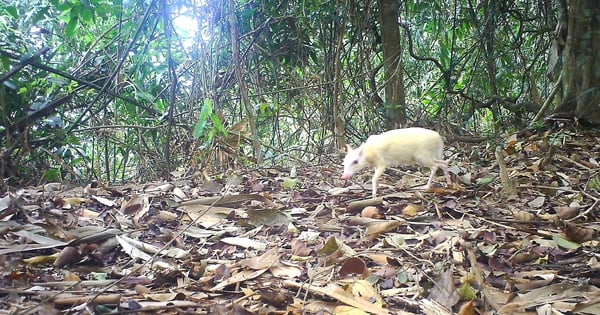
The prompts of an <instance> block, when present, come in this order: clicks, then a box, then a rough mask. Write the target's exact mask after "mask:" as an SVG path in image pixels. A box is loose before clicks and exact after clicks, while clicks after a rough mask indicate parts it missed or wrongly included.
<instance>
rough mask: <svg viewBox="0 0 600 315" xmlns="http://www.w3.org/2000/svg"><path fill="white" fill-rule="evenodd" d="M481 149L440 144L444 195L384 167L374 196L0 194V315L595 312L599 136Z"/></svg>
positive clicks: (190, 182)
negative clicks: (446, 165) (448, 181)
mask: <svg viewBox="0 0 600 315" xmlns="http://www.w3.org/2000/svg"><path fill="white" fill-rule="evenodd" d="M499 142H500V143H503V147H504V150H503V151H499V152H498V153H496V152H495V151H496V150H495V146H493V145H487V144H484V143H478V144H473V143H461V142H453V141H448V145H447V148H446V153H447V156H448V157H449V158H450V165H451V168H450V171H451V173H452V176H453V179H454V181H455V183H454V185H453V186H452V187H445V184H444V182H445V181H443V180H442V179H443V176H439V175H440V174H438V177H437V178H436V179H437V180H438V182H437V184H436V185H435V186H434V188H432V189H429V190H427V191H425V190H423V189H419V187H418V186H421V185H423V184H424V183H425V181H426V180H427V177H428V171H427V170H422V169H419V168H418V167H402V168H400V167H399V168H392V169H389V170H388V171H386V174H385V175H384V176H383V177H382V178H381V184H380V189H379V195H380V197H379V198H377V199H370V196H371V191H370V182H369V180H370V177H371V175H372V170H366V171H364V172H361V174H359V176H355V177H354V178H353V179H351V180H350V181H349V182H347V183H346V182H345V181H343V180H342V179H340V175H341V171H342V170H341V167H340V165H339V164H333V163H332V164H331V165H319V166H300V165H299V166H297V167H295V168H294V169H292V170H290V169H287V170H283V169H278V168H261V169H243V170H238V171H236V172H233V173H231V174H229V175H225V174H217V175H218V176H208V177H205V176H199V177H194V176H192V177H188V178H181V179H176V180H173V181H169V182H161V183H152V184H145V185H135V184H131V185H126V186H118V187H117V186H112V187H91V186H88V187H65V186H64V185H61V184H46V185H44V186H41V187H26V188H19V189H17V188H15V189H13V190H11V191H10V192H8V193H5V194H4V195H3V196H2V198H0V236H2V238H1V239H0V271H1V278H0V314H66V313H68V314H92V313H93V314H104V313H110V314H365V313H371V314H450V313H455V314H456V313H458V314H494V313H495V314H564V313H577V314H599V313H600V254H599V251H598V248H599V247H600V244H599V238H598V232H599V230H600V225H599V217H600V137H599V134H597V133H596V134H595V135H591V134H586V133H577V132H574V131H569V132H567V131H556V132H546V133H543V134H535V135H523V136H516V135H513V136H508V137H506V138H505V139H499ZM498 158H500V160H499V159H498ZM336 159H337V157H336ZM336 163H338V162H337V161H336ZM339 163H340V164H341V157H339ZM440 183H442V184H443V185H440Z"/></svg>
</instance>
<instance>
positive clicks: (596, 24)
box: [555, 0, 600, 124]
mask: <svg viewBox="0 0 600 315" xmlns="http://www.w3.org/2000/svg"><path fill="white" fill-rule="evenodd" d="M567 2H568V3H567ZM567 2H562V3H563V5H568V17H567V19H568V20H567V21H564V22H565V25H566V27H567V38H566V44H565V48H564V51H563V55H562V62H563V77H562V90H563V91H562V103H561V104H560V106H559V107H558V108H557V109H556V111H555V114H561V115H569V116H571V115H572V116H573V117H574V118H575V119H576V120H578V121H580V122H585V123H592V124H600V53H599V52H600V20H599V19H598V17H599V16H600V6H599V5H598V0H571V1H567Z"/></svg>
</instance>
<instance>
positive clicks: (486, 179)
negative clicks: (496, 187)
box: [477, 177, 494, 186]
mask: <svg viewBox="0 0 600 315" xmlns="http://www.w3.org/2000/svg"><path fill="white" fill-rule="evenodd" d="M493 181H494V178H493V177H483V178H480V179H478V180H477V185H479V186H485V185H487V184H489V183H491V182H493Z"/></svg>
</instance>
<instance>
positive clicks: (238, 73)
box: [229, 0, 262, 164]
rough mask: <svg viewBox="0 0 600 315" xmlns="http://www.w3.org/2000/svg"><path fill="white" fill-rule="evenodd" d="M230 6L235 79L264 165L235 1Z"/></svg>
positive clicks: (255, 151) (256, 156)
mask: <svg viewBox="0 0 600 315" xmlns="http://www.w3.org/2000/svg"><path fill="white" fill-rule="evenodd" d="M229 6H230V10H231V13H230V15H229V22H230V23H231V50H232V51H233V60H234V62H235V78H236V80H237V82H238V86H239V88H240V95H241V96H242V103H243V104H244V108H245V109H246V115H247V116H248V126H249V127H250V134H251V136H252V150H253V155H254V159H255V161H256V163H257V164H260V163H262V152H261V145H260V140H259V138H258V130H257V128H256V118H255V116H254V107H253V106H252V102H251V101H250V97H249V96H248V86H247V85H246V81H245V79H244V67H243V64H242V59H241V57H240V44H239V42H238V40H239V38H240V36H239V31H238V26H237V17H236V15H235V1H234V0H229Z"/></svg>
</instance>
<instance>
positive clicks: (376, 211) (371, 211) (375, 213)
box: [360, 206, 381, 218]
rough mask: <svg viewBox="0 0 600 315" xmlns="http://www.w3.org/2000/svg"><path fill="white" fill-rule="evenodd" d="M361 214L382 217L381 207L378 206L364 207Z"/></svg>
mask: <svg viewBox="0 0 600 315" xmlns="http://www.w3.org/2000/svg"><path fill="white" fill-rule="evenodd" d="M360 216H361V217H363V218H380V217H381V216H380V215H379V209H377V207H373V206H368V207H365V208H364V209H362V211H361V212H360Z"/></svg>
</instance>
